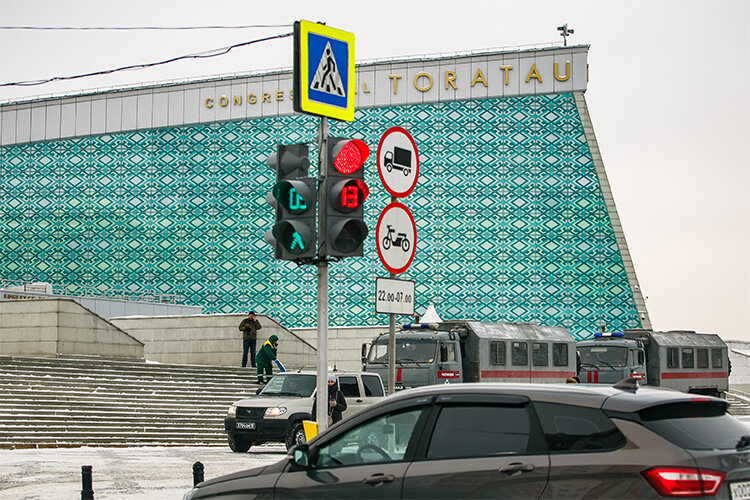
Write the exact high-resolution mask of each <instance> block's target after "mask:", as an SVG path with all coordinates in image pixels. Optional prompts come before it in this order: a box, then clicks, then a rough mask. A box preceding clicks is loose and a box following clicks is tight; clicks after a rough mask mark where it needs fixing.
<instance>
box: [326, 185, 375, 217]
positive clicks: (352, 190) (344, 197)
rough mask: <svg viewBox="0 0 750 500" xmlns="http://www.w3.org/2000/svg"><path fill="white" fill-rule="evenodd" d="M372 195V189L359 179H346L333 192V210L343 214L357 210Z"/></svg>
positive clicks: (334, 187)
mask: <svg viewBox="0 0 750 500" xmlns="http://www.w3.org/2000/svg"><path fill="white" fill-rule="evenodd" d="M369 194H370V189H369V188H368V187H367V184H365V183H364V181H362V180H359V179H345V180H342V181H339V182H337V183H336V184H335V185H334V186H333V190H332V191H331V195H332V199H331V203H332V204H333V208H335V209H336V210H337V211H339V212H342V213H349V212H353V211H355V210H357V209H358V208H360V207H361V206H362V204H363V203H364V202H365V199H366V198H367V196H368V195H369Z"/></svg>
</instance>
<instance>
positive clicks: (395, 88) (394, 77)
mask: <svg viewBox="0 0 750 500" xmlns="http://www.w3.org/2000/svg"><path fill="white" fill-rule="evenodd" d="M388 78H390V79H391V81H392V82H393V93H394V94H395V93H396V92H398V81H399V80H400V79H401V75H388Z"/></svg>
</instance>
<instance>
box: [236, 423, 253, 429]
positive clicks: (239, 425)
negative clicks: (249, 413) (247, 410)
mask: <svg viewBox="0 0 750 500" xmlns="http://www.w3.org/2000/svg"><path fill="white" fill-rule="evenodd" d="M237 428H238V429H250V430H253V429H255V422H237Z"/></svg>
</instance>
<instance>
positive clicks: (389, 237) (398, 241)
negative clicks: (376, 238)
mask: <svg viewBox="0 0 750 500" xmlns="http://www.w3.org/2000/svg"><path fill="white" fill-rule="evenodd" d="M386 226H387V227H388V234H386V235H385V236H384V237H383V249H384V250H388V249H390V248H391V244H393V246H394V247H401V250H403V251H404V252H408V251H409V247H410V246H411V243H409V238H407V237H406V233H398V235H397V236H396V238H395V239H394V238H393V235H394V234H396V230H395V229H393V226H391V225H390V224H386Z"/></svg>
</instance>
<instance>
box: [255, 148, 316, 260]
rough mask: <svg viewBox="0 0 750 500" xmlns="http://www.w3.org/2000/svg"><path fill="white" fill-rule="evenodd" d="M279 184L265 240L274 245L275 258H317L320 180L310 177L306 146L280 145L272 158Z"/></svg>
mask: <svg viewBox="0 0 750 500" xmlns="http://www.w3.org/2000/svg"><path fill="white" fill-rule="evenodd" d="M267 163H268V166H270V167H271V168H273V169H274V170H276V183H275V184H274V186H273V189H272V190H271V195H270V196H269V197H267V201H268V203H269V204H270V205H271V206H274V207H275V208H276V218H275V222H274V225H273V228H272V229H271V230H270V231H269V233H270V234H269V233H266V236H265V239H266V241H268V242H269V243H272V244H273V246H274V258H276V259H280V260H293V261H297V260H304V259H308V258H314V257H315V255H316V245H315V243H316V239H317V231H316V225H315V222H316V220H315V207H316V205H317V200H318V193H317V189H316V184H317V180H316V179H314V178H310V177H308V176H307V173H308V169H309V167H310V160H309V158H308V147H307V144H288V145H284V144H279V145H277V146H276V153H275V154H273V155H271V156H269V158H268V161H267Z"/></svg>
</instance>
